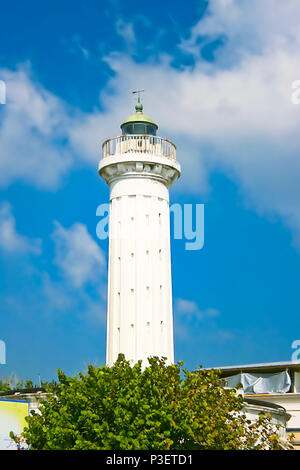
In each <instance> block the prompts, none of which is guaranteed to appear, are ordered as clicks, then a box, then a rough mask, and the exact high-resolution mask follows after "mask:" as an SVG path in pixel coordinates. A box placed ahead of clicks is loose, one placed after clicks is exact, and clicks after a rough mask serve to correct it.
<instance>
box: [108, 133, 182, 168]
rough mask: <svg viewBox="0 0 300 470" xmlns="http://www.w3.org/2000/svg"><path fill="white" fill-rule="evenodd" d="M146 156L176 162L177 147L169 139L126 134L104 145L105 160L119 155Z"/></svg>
mask: <svg viewBox="0 0 300 470" xmlns="http://www.w3.org/2000/svg"><path fill="white" fill-rule="evenodd" d="M141 153H143V154H146V155H147V156H149V157H151V156H153V157H164V158H168V159H170V160H172V161H173V162H176V145H175V144H173V142H171V141H170V140H168V139H164V138H162V137H157V136H153V135H142V134H126V135H121V136H119V137H114V138H112V139H107V140H105V142H104V143H103V145H102V155H103V158H106V157H113V156H117V155H119V156H120V155H124V156H125V155H126V156H128V157H129V156H133V155H132V154H141Z"/></svg>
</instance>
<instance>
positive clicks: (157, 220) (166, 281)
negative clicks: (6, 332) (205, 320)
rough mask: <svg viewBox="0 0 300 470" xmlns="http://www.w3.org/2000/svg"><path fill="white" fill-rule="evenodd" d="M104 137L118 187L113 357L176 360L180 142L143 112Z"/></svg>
mask: <svg viewBox="0 0 300 470" xmlns="http://www.w3.org/2000/svg"><path fill="white" fill-rule="evenodd" d="M135 109H136V113H135V114H133V115H132V116H129V117H128V118H127V119H126V121H125V122H124V123H123V124H122V125H121V129H122V135H121V136H119V137H115V138H112V139H108V140H106V141H105V142H104V143H103V146H102V149H103V156H102V159H101V161H100V164H99V174H100V176H101V177H102V178H104V180H105V181H106V182H107V184H108V185H109V187H110V215H109V265H108V306H107V340H106V341H107V346H106V363H107V365H109V366H111V365H113V363H114V362H115V361H116V359H117V357H118V354H119V353H123V354H124V355H125V358H126V359H127V360H129V361H130V362H131V363H132V364H134V363H136V362H137V361H138V360H142V361H143V365H145V366H147V365H148V363H147V358H148V357H150V356H159V357H166V358H167V362H168V363H172V362H174V346H173V311H172V280H171V254H170V212H169V188H170V187H171V186H172V184H173V183H174V181H175V180H176V179H177V178H178V177H179V176H180V165H179V164H178V163H177V162H176V147H175V145H174V144H173V143H172V142H170V141H169V140H168V139H165V138H162V137H158V136H156V131H157V129H158V126H157V124H155V123H154V122H153V121H152V119H150V118H149V117H148V116H147V115H146V114H144V113H143V106H142V104H141V102H140V97H138V102H137V104H136V106H135Z"/></svg>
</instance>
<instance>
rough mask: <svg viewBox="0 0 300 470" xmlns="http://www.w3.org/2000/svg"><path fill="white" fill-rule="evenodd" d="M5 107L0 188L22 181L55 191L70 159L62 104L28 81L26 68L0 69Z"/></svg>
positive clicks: (0, 140)
mask: <svg viewBox="0 0 300 470" xmlns="http://www.w3.org/2000/svg"><path fill="white" fill-rule="evenodd" d="M0 74H1V77H2V78H3V79H4V80H5V82H6V85H7V103H6V105H5V106H2V107H1V110H0V111H1V113H0V186H1V187H6V186H8V185H9V184H10V183H12V182H14V181H16V180H17V181H18V180H21V181H26V182H27V183H31V184H34V185H35V186H37V187H40V188H53V187H56V186H57V184H58V183H59V181H60V178H61V177H62V175H63V174H64V173H65V172H66V171H67V170H68V169H69V167H70V164H71V161H72V158H71V155H70V152H69V150H68V149H67V147H66V145H65V143H64V141H65V139H66V138H67V136H68V126H69V122H70V121H69V117H68V113H67V110H66V106H65V105H64V103H63V102H62V101H61V100H59V99H58V98H56V97H55V96H54V95H53V94H51V93H49V92H48V91H47V90H45V89H44V88H43V87H41V86H40V85H39V84H37V83H36V82H34V80H33V79H32V78H31V73H30V69H29V67H28V66H26V65H25V66H23V67H22V68H20V69H19V70H17V71H10V70H6V69H0Z"/></svg>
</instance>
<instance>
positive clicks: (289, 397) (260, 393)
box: [214, 362, 300, 450]
mask: <svg viewBox="0 0 300 470" xmlns="http://www.w3.org/2000/svg"><path fill="white" fill-rule="evenodd" d="M214 369H219V370H221V377H222V378H223V379H224V380H225V384H226V386H228V387H236V386H237V385H238V384H241V385H242V390H243V393H244V397H245V400H246V403H248V405H250V406H251V403H252V404H253V405H255V404H256V405H257V406H259V407H262V408H264V407H265V406H267V407H269V406H271V407H272V405H273V407H274V408H273V409H274V411H273V412H272V413H271V414H272V416H273V417H274V419H275V420H276V419H277V418H276V416H278V418H279V416H280V410H286V412H287V414H288V415H289V419H288V421H287V424H286V431H287V433H288V434H290V435H291V434H293V435H294V437H293V439H292V442H293V446H294V449H296V450H300V362H298V363H297V362H271V363H265V364H246V365H237V366H227V367H214ZM249 409H250V408H249ZM276 410H277V411H276Z"/></svg>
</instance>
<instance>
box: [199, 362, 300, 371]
mask: <svg viewBox="0 0 300 470" xmlns="http://www.w3.org/2000/svg"><path fill="white" fill-rule="evenodd" d="M212 369H214V370H221V371H222V372H224V373H231V374H233V373H238V372H241V371H247V372H256V371H259V372H262V371H266V370H268V371H272V372H275V371H276V370H278V371H281V370H284V369H294V370H300V361H298V362H295V361H287V362H266V363H259V364H242V365H235V366H221V367H206V368H204V370H212Z"/></svg>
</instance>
